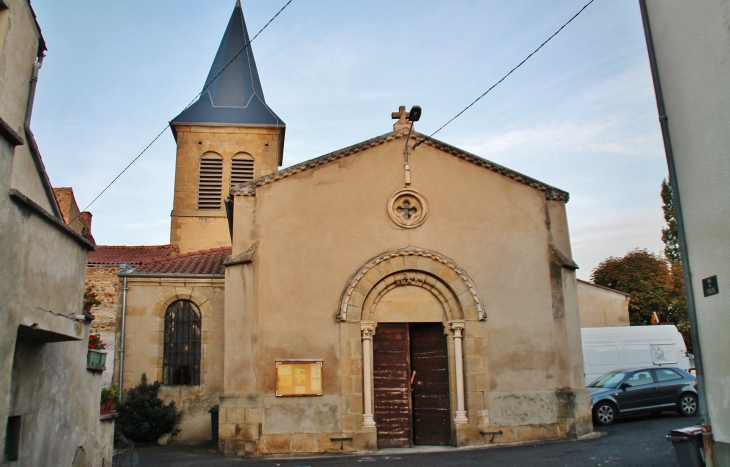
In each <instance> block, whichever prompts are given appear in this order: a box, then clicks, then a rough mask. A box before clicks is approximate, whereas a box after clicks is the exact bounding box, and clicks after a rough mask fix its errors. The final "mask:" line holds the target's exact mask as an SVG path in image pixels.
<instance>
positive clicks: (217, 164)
mask: <svg viewBox="0 0 730 467" xmlns="http://www.w3.org/2000/svg"><path fill="white" fill-rule="evenodd" d="M222 192H223V158H222V157H221V156H219V155H217V154H206V155H204V156H203V157H201V158H200V174H199V178H198V209H220V208H221V194H222Z"/></svg>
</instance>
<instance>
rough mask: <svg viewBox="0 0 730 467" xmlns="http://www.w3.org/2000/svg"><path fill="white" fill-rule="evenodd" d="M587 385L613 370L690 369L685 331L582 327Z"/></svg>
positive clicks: (669, 328) (645, 327)
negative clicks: (654, 367) (682, 332)
mask: <svg viewBox="0 0 730 467" xmlns="http://www.w3.org/2000/svg"><path fill="white" fill-rule="evenodd" d="M580 331H581V336H582V338H583V365H584V368H585V369H584V375H585V380H586V384H590V383H592V382H593V381H595V380H596V378H598V377H599V376H601V375H602V374H604V373H607V372H609V371H612V370H627V369H631V368H642V367H650V366H662V365H667V366H673V367H677V368H681V369H683V370H686V371H689V369H690V358H689V356H688V355H687V347H686V346H685V345H684V339H683V338H682V334H680V333H679V331H677V327H676V326H672V325H653V326H617V327H606V328H582V329H581V330H580Z"/></svg>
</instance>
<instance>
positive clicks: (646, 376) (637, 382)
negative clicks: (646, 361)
mask: <svg viewBox="0 0 730 467" xmlns="http://www.w3.org/2000/svg"><path fill="white" fill-rule="evenodd" d="M626 382H627V383H629V384H630V385H631V386H643V385H645V384H651V383H653V382H654V380H653V379H652V377H651V371H649V370H643V371H637V372H636V373H634V374H633V375H631V376H629V377H628V379H627V380H626Z"/></svg>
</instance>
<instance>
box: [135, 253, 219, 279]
mask: <svg viewBox="0 0 730 467" xmlns="http://www.w3.org/2000/svg"><path fill="white" fill-rule="evenodd" d="M230 255H231V248H230V247H223V248H214V249H211V250H202V251H192V252H190V253H184V254H182V255H175V256H170V257H167V258H157V259H152V260H148V261H144V262H143V263H142V264H141V265H139V266H137V267H136V268H134V272H133V273H132V274H202V275H223V274H225V266H224V265H223V262H224V261H225V260H226V258H228V257H229V256H230Z"/></svg>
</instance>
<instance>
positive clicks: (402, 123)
mask: <svg viewBox="0 0 730 467" xmlns="http://www.w3.org/2000/svg"><path fill="white" fill-rule="evenodd" d="M390 116H391V117H393V120H398V121H397V122H395V123H394V124H393V131H396V130H400V129H401V128H409V127H410V126H411V125H412V123H411V122H409V121H408V112H406V106H405V105H401V106H400V107H398V112H393V113H392V114H390Z"/></svg>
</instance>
